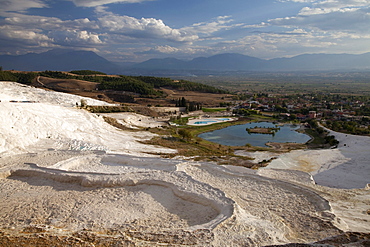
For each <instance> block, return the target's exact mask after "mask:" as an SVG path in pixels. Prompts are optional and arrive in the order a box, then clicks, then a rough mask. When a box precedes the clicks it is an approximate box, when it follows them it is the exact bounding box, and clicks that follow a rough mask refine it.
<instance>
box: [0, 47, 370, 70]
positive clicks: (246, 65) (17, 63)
mask: <svg viewBox="0 0 370 247" xmlns="http://www.w3.org/2000/svg"><path fill="white" fill-rule="evenodd" d="M123 64H124V63H121V64H118V63H113V62H110V61H108V60H107V59H105V58H103V57H101V56H99V55H97V54H96V53H94V52H92V51H76V50H66V49H54V50H50V51H47V52H44V53H39V54H36V53H29V54H25V55H19V56H9V55H1V56H0V66H2V67H3V69H6V70H10V69H15V70H25V71H43V70H58V71H59V70H62V71H70V70H82V69H89V70H97V71H102V72H105V73H110V74H130V73H133V74H141V73H144V74H145V73H148V72H149V73H150V71H154V70H156V71H168V72H169V73H174V74H176V73H184V72H189V71H192V72H194V71H218V72H220V71H225V72H226V71H229V72H230V71H261V72H268V71H271V72H274V71H317V70H319V71H325V70H367V69H370V52H369V53H364V54H360V55H353V54H303V55H298V56H295V57H291V58H274V59H270V60H265V59H260V58H256V57H251V56H247V55H242V54H237V53H224V54H218V55H214V56H210V57H197V58H194V59H192V60H190V61H185V60H180V59H177V58H162V59H159V58H155V59H149V60H147V61H144V62H141V63H135V64H131V63H126V66H123Z"/></svg>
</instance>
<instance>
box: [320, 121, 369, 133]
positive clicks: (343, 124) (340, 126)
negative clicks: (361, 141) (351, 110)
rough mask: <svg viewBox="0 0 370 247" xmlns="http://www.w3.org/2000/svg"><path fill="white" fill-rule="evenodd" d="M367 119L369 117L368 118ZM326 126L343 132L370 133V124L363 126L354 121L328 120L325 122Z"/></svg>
mask: <svg viewBox="0 0 370 247" xmlns="http://www.w3.org/2000/svg"><path fill="white" fill-rule="evenodd" d="M367 121H369V119H368V118H367ZM325 125H326V127H327V128H329V129H331V130H334V131H337V132H343V133H349V134H355V135H369V134H370V126H368V127H361V124H360V123H358V122H354V121H331V120H327V121H326V123H325Z"/></svg>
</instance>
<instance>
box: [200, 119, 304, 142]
mask: <svg viewBox="0 0 370 247" xmlns="http://www.w3.org/2000/svg"><path fill="white" fill-rule="evenodd" d="M256 126H257V127H261V128H280V130H279V131H277V132H276V133H275V134H274V135H268V134H257V133H251V134H249V133H248V132H247V131H246V128H254V127H256ZM297 129H299V126H297V125H290V124H286V125H283V126H280V125H275V124H273V123H270V122H257V123H248V124H243V125H234V126H230V127H227V128H224V129H219V130H215V131H212V132H207V133H203V134H200V135H199V137H201V138H203V139H205V140H208V141H211V142H215V143H219V144H222V145H227V146H244V145H245V144H247V143H249V144H250V145H252V146H257V147H267V146H266V145H265V144H266V143H267V142H279V143H286V142H295V143H306V142H307V141H309V140H310V139H311V137H310V136H308V135H306V134H302V133H299V132H297V131H295V130H297Z"/></svg>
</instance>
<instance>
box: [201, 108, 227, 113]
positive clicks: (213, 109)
mask: <svg viewBox="0 0 370 247" xmlns="http://www.w3.org/2000/svg"><path fill="white" fill-rule="evenodd" d="M226 109H227V108H202V111H203V112H210V113H212V112H220V111H226Z"/></svg>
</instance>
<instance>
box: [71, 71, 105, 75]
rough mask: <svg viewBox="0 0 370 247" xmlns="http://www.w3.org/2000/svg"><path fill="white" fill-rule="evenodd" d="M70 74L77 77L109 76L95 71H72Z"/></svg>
mask: <svg viewBox="0 0 370 247" xmlns="http://www.w3.org/2000/svg"><path fill="white" fill-rule="evenodd" d="M69 73H72V74H75V75H107V74H106V73H103V72H100V71H95V70H72V71H69Z"/></svg>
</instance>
